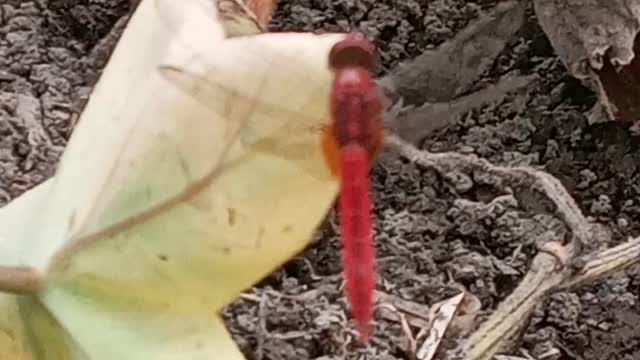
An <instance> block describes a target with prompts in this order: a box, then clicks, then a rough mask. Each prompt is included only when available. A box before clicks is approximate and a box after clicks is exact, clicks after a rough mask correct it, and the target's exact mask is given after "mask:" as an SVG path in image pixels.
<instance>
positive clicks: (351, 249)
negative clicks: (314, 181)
mask: <svg viewBox="0 0 640 360" xmlns="http://www.w3.org/2000/svg"><path fill="white" fill-rule="evenodd" d="M340 162H341V164H340V165H341V166H340V169H341V171H340V177H341V179H340V180H341V181H340V184H341V189H340V199H339V204H340V231H341V239H342V247H343V250H342V268H343V271H344V275H345V281H346V294H347V299H348V300H349V303H350V304H351V306H352V309H351V312H352V314H353V317H354V319H355V321H356V324H357V326H358V332H359V333H360V338H361V340H362V341H363V342H365V341H366V340H367V339H368V337H369V333H370V321H371V317H372V313H373V289H374V285H375V271H374V270H375V269H374V266H375V265H374V258H375V254H374V247H373V241H372V221H371V199H370V197H369V196H370V195H369V159H368V154H367V150H366V149H365V148H363V147H362V146H359V145H346V146H343V147H342V148H341V149H340Z"/></svg>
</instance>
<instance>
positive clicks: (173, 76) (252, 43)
mask: <svg viewBox="0 0 640 360" xmlns="http://www.w3.org/2000/svg"><path fill="white" fill-rule="evenodd" d="M154 1H155V2H156V4H157V8H158V11H159V12H161V14H160V17H161V18H165V19H166V21H165V23H166V24H167V26H170V27H172V28H173V29H174V30H175V32H176V34H177V35H176V39H175V53H177V54H189V55H188V56H186V57H183V58H182V59H178V60H176V61H173V62H172V61H171V60H169V61H168V63H166V64H165V65H163V66H161V67H160V69H159V71H160V73H161V74H162V76H164V77H165V78H166V79H167V80H168V81H170V82H172V83H173V84H174V85H175V86H176V87H178V88H179V89H181V90H182V91H185V92H186V93H188V94H189V95H190V96H192V97H194V98H195V99H196V100H197V101H199V102H200V103H201V104H204V105H205V106H207V107H208V108H209V109H211V110H212V111H213V112H215V113H216V114H218V115H219V116H221V117H223V118H224V119H226V121H229V122H232V123H239V121H240V120H242V122H243V123H244V124H243V126H246V127H247V129H246V130H244V131H242V134H241V141H243V143H244V144H245V145H246V144H251V143H254V142H257V141H260V140H263V139H265V138H268V137H270V136H273V135H274V134H278V133H279V134H283V133H286V134H288V136H291V137H293V136H302V137H304V136H305V135H308V133H309V132H311V133H315V134H316V136H317V131H318V130H319V128H320V126H321V125H323V124H325V123H327V122H328V112H327V110H328V95H329V86H330V83H331V75H332V74H331V72H330V71H329V68H328V63H327V59H328V53H329V50H330V47H331V46H332V45H333V44H334V43H335V42H336V41H337V40H339V39H340V38H341V37H342V36H343V35H342V34H332V35H325V36H318V35H312V34H301V33H297V34H293V33H289V34H277V33H266V34H259V35H253V36H246V37H237V38H230V39H226V40H225V41H213V42H209V44H210V46H208V47H203V46H202V42H201V41H200V40H198V37H197V36H194V35H193V32H189V31H188V30H186V29H185V27H188V24H186V25H185V24H184V23H182V26H181V25H180V23H178V22H176V21H175V19H174V20H170V19H171V18H172V17H175V16H172V14H167V13H164V12H166V11H167V10H168V9H170V6H168V5H166V3H168V2H169V3H171V2H172V0H154ZM193 1H196V2H198V1H201V0H193ZM202 11H207V10H206V9H204V8H203V9H202ZM209 13H211V12H210V11H209ZM211 21H215V20H214V17H213V16H211ZM194 31H196V32H197V31H200V30H199V29H197V30H194ZM196 42H197V44H196ZM276 44H278V45H276ZM274 45H276V46H274ZM195 49H197V50H195ZM226 54H229V56H226ZM233 55H235V56H233ZM222 69H224V70H222ZM248 113H250V114H251V115H250V116H247V114H248ZM265 118H266V119H269V120H268V121H267V120H265Z"/></svg>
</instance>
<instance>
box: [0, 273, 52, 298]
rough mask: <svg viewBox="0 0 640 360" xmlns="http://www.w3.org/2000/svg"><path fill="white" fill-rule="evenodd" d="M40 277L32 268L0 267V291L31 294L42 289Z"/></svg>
mask: <svg viewBox="0 0 640 360" xmlns="http://www.w3.org/2000/svg"><path fill="white" fill-rule="evenodd" d="M42 285H43V282H42V277H41V276H40V274H39V273H38V272H37V271H36V270H35V269H33V268H29V267H19V266H0V291H1V292H8V293H14V294H33V293H36V292H38V291H40V290H41V289H42Z"/></svg>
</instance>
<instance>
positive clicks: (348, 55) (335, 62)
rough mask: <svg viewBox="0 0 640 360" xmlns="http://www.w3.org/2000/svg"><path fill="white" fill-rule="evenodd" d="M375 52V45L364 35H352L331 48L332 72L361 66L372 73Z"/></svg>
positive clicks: (330, 63) (330, 61) (330, 62)
mask: <svg viewBox="0 0 640 360" xmlns="http://www.w3.org/2000/svg"><path fill="white" fill-rule="evenodd" d="M375 51H376V48H375V46H374V45H373V43H372V42H371V41H369V40H367V38H365V36H364V35H363V34H360V33H350V34H347V36H346V37H345V38H344V39H343V40H341V41H339V42H337V43H336V44H335V45H334V46H333V48H331V52H330V53H329V66H330V67H331V69H332V70H339V69H343V68H345V67H358V66H359V67H363V68H365V69H366V70H367V71H371V70H372V68H373V62H374V57H375Z"/></svg>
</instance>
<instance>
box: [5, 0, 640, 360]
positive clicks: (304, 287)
mask: <svg viewBox="0 0 640 360" xmlns="http://www.w3.org/2000/svg"><path fill="white" fill-rule="evenodd" d="M494 5H495V1H483V0H478V1H477V2H475V3H473V2H467V1H464V0H435V1H431V0H406V1H390V0H378V1H374V0H361V1H353V0H299V1H286V0H281V3H280V5H279V8H278V10H277V13H276V16H275V18H274V20H273V29H274V30H278V31H281V30H308V31H311V30H320V29H321V30H327V31H335V30H349V29H354V30H355V29H357V30H361V31H363V32H365V33H366V34H368V35H369V36H371V37H372V38H374V39H375V41H376V43H377V45H378V46H379V48H380V52H381V56H380V60H381V66H380V67H379V68H378V70H377V73H378V75H382V74H385V73H386V72H387V71H388V70H389V69H391V68H393V67H394V66H395V65H397V64H398V63H399V62H401V61H403V60H407V59H410V58H412V57H415V56H416V55H418V54H420V53H421V52H422V51H423V50H425V49H428V48H434V47H437V46H438V45H440V44H442V43H443V42H445V41H447V40H448V39H450V38H451V37H452V36H453V35H455V34H456V33H458V32H459V31H460V30H461V29H463V28H464V27H465V26H467V25H468V24H469V23H471V22H472V21H473V20H474V19H476V18H477V17H478V16H479V14H480V13H481V12H482V11H483V10H489V9H491V8H492V7H493V6H494ZM128 6H129V2H128V1H126V0H108V1H107V0H84V1H82V0H81V1H67V0H57V1H54V0H51V1H48V2H47V1H45V0H39V1H14V0H3V1H0V205H4V204H6V203H7V202H8V201H10V200H11V199H12V198H15V197H16V196H18V195H19V194H21V193H22V192H24V191H26V190H28V189H30V188H31V187H33V186H34V185H36V184H38V183H40V182H42V181H43V180H45V179H46V178H48V177H49V176H51V175H52V174H53V173H54V171H55V168H56V164H57V160H58V158H59V156H60V154H61V152H62V150H63V149H64V145H65V142H66V141H67V139H68V138H69V135H70V133H71V131H72V126H73V117H72V114H73V113H74V112H75V111H77V109H79V108H80V104H81V103H82V102H83V99H84V98H86V96H87V93H88V91H89V90H90V88H91V86H92V85H93V84H94V82H95V80H96V79H97V77H98V76H99V72H100V69H101V68H102V66H104V63H105V60H106V56H107V55H108V53H109V51H110V49H111V48H112V47H113V41H111V40H110V38H108V37H107V36H108V34H109V32H110V31H111V29H112V28H113V27H114V26H115V24H116V22H117V21H118V20H119V19H120V18H121V17H122V16H124V15H126V13H127V11H128ZM105 37H107V40H104V39H105ZM514 72H515V73H517V74H522V75H530V74H537V75H538V77H539V80H538V81H537V82H536V83H535V84H534V86H532V87H531V88H530V89H529V90H528V92H527V93H526V94H524V95H523V94H518V95H512V96H511V95H510V96H505V97H504V98H503V99H502V100H500V101H497V102H495V103H492V104H489V105H485V106H483V107H480V108H477V109H473V110H471V111H470V112H469V113H468V114H466V115H465V116H463V117H462V118H461V119H458V120H457V121H456V122H454V123H452V124H450V126H449V127H448V129H447V130H446V131H441V132H438V133H433V134H432V135H431V136H429V137H428V138H427V139H424V141H423V143H422V146H423V147H424V148H428V149H430V150H433V151H444V150H455V151H465V152H473V153H476V154H478V155H479V156H482V157H485V158H487V159H489V160H490V161H492V162H494V163H496V164H521V165H533V166H541V167H542V168H544V169H545V170H547V171H549V172H550V173H552V174H553V175H555V176H557V177H558V178H559V179H560V180H561V181H562V182H563V184H564V185H565V186H566V187H567V188H568V190H569V192H570V193H571V194H572V195H573V196H574V197H575V199H576V200H577V201H578V203H579V205H580V207H581V209H582V210H583V211H584V213H585V214H586V215H589V216H591V217H593V218H594V219H595V220H597V221H598V222H600V223H602V224H604V225H606V226H608V227H609V228H610V229H611V230H612V232H613V235H614V236H613V238H614V239H616V240H615V242H613V243H610V244H587V250H588V251H591V250H594V249H598V248H606V247H609V246H613V245H615V244H617V243H619V242H621V241H623V240H625V239H626V237H627V236H630V235H633V236H638V235H639V234H640V143H639V141H638V140H636V139H633V138H631V137H630V135H629V133H628V130H627V129H626V128H624V127H623V126H620V125H617V124H613V123H607V124H598V125H594V126H590V125H589V124H588V123H587V120H586V116H585V114H586V113H587V111H588V110H589V109H590V108H591V106H593V104H594V103H595V101H596V98H595V94H594V93H593V92H591V91H590V90H589V89H587V88H585V87H583V86H582V85H581V84H580V83H579V82H578V81H576V80H575V79H573V78H571V77H570V76H568V75H567V72H566V70H565V68H564V67H563V65H562V64H561V62H560V61H559V60H558V59H557V58H556V56H555V55H554V52H553V49H552V47H551V45H550V44H549V42H548V40H547V39H546V37H545V35H544V33H543V32H542V30H541V29H540V28H539V26H538V25H537V22H536V18H535V16H534V14H533V11H532V9H531V6H530V5H529V8H528V9H527V20H526V22H525V25H524V26H523V27H522V29H521V30H520V31H519V32H518V33H517V35H516V36H515V37H514V39H513V40H512V41H511V42H510V44H509V46H508V47H507V49H505V50H504V51H503V52H502V53H501V54H500V56H499V57H498V58H497V59H496V60H495V62H494V64H493V66H492V67H491V68H490V70H489V71H487V72H486V74H484V76H483V79H481V81H482V82H496V81H497V80H499V79H500V78H501V77H503V76H504V75H505V74H507V73H514ZM523 105H524V106H523ZM373 182H374V184H373V187H374V197H375V199H374V200H375V204H376V219H377V220H376V221H377V224H376V227H377V235H376V242H377V244H376V247H377V256H378V274H379V275H378V276H379V279H378V285H377V288H378V290H379V291H383V292H386V293H388V294H392V295H394V296H397V297H399V298H402V299H405V300H411V301H413V302H416V303H419V304H424V305H426V306H429V305H432V304H434V303H435V302H438V301H441V300H444V299H447V298H449V297H451V296H453V295H455V294H456V293H458V292H459V289H460V288H461V287H464V288H466V289H467V290H469V291H470V292H472V293H473V294H474V295H475V296H477V297H478V298H479V300H480V301H481V303H482V306H483V309H484V310H486V311H488V312H490V311H491V310H492V309H494V308H495V307H496V305H497V304H498V303H499V302H500V301H501V300H503V299H504V298H505V296H506V295H508V294H509V293H510V292H511V291H512V290H513V289H514V288H515V286H516V285H517V283H518V281H519V280H520V279H521V277H522V276H523V275H524V274H525V273H526V271H527V268H528V265H529V261H530V260H531V258H532V257H533V255H535V253H536V251H537V250H536V248H535V246H534V244H532V243H531V241H530V237H529V236H527V235H528V234H530V233H535V232H542V231H545V229H547V228H549V227H551V226H555V225H556V224H560V223H559V221H558V220H555V219H553V218H551V217H550V216H549V215H546V214H544V213H538V211H536V208H541V207H543V204H536V203H535V200H531V202H532V203H531V204H530V205H531V206H529V207H528V209H521V208H520V207H519V206H516V204H513V202H511V201H508V200H505V201H500V200H498V201H493V202H491V203H489V200H491V194H486V193H485V192H483V191H482V189H477V188H474V189H473V190H471V191H469V192H466V193H465V192H463V191H459V189H457V188H455V187H452V186H451V184H452V181H450V180H448V179H445V178H443V177H442V176H441V175H440V174H437V173H436V172H434V171H432V170H429V169H424V168H421V167H418V166H415V165H413V164H410V163H408V161H406V160H403V159H399V158H396V157H392V156H381V159H380V161H378V163H377V164H376V166H375V168H374V171H373ZM461 193H462V194H461ZM487 196H489V199H487ZM460 199H466V200H467V201H460ZM537 205H539V206H537ZM334 216H335V215H334V214H333V213H332V214H330V216H329V219H328V221H327V223H326V224H325V225H323V226H322V227H321V228H320V229H319V231H318V236H317V241H316V242H314V243H313V245H311V246H310V248H309V249H308V250H307V251H306V252H305V253H304V254H301V255H300V257H298V258H296V259H294V260H292V261H290V262H289V263H288V264H286V265H285V266H284V267H283V268H282V269H281V270H279V271H277V272H276V273H274V274H273V275H272V276H270V277H269V278H267V279H265V280H264V281H262V282H261V284H260V286H259V287H258V288H256V289H254V290H253V292H254V295H257V296H258V298H263V299H264V300H265V301H254V300H250V299H243V300H238V301H237V302H235V303H234V304H232V305H231V306H230V307H229V308H228V309H227V311H226V312H225V317H226V319H227V323H228V325H229V328H230V331H231V332H232V334H233V336H234V338H235V339H236V340H237V342H238V344H239V345H240V346H241V348H242V350H243V352H244V353H245V354H246V355H247V357H248V358H249V359H327V360H328V359H337V358H343V359H360V358H362V355H363V354H366V358H369V359H410V358H411V357H410V354H409V353H408V352H407V347H406V335H405V333H404V331H403V330H402V327H401V325H400V323H399V322H394V321H390V320H385V319H381V318H379V317H377V320H376V322H375V328H374V336H373V338H372V342H371V344H370V346H369V347H367V348H362V347H359V346H357V344H356V343H355V342H354V341H353V335H354V330H353V326H352V324H351V323H350V322H349V321H348V316H349V315H348V311H347V310H348V308H347V305H346V304H345V301H344V297H343V294H342V292H341V291H340V289H339V286H340V283H341V268H340V261H339V260H340V252H339V246H340V244H339V241H338V238H337V236H336V226H335V219H334ZM639 296H640V267H638V266H636V267H634V268H631V269H628V270H627V271H626V272H625V273H621V274H618V275H615V276H613V277H611V278H609V279H607V280H605V281H601V282H598V283H596V284H592V285H590V286H585V287H583V288H581V289H578V290H577V291H575V292H565V293H557V294H555V295H553V296H552V297H551V298H550V299H549V300H548V301H547V302H546V303H545V304H543V305H541V306H540V307H539V308H538V309H537V311H536V312H535V314H534V316H533V318H532V320H531V322H530V324H529V326H528V328H527V330H526V333H525V334H524V337H523V341H522V342H521V343H520V344H519V346H520V349H516V350H514V352H513V355H518V356H523V355H522V354H523V352H528V353H529V354H531V355H532V356H533V357H534V358H536V359H545V360H546V359H575V360H582V359H584V360H600V359H607V360H623V359H624V360H637V359H640V299H639ZM413 330H414V332H416V329H413Z"/></svg>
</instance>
